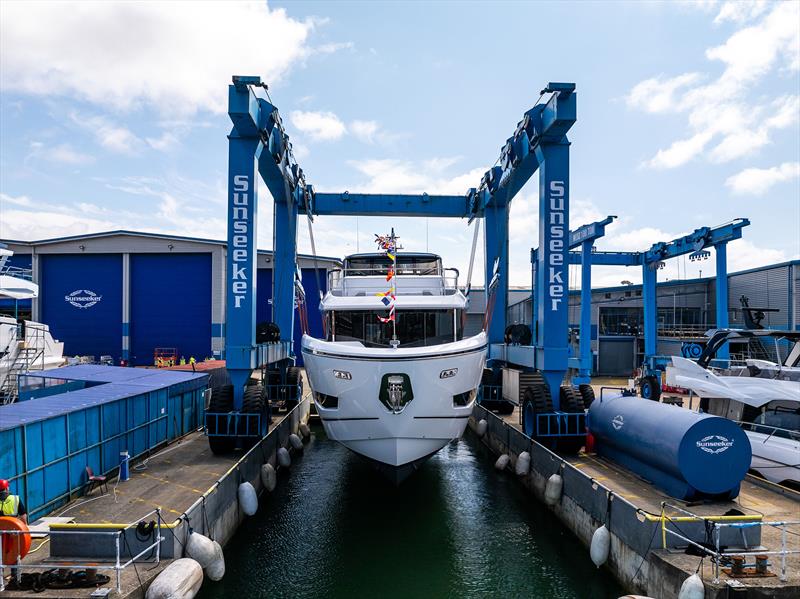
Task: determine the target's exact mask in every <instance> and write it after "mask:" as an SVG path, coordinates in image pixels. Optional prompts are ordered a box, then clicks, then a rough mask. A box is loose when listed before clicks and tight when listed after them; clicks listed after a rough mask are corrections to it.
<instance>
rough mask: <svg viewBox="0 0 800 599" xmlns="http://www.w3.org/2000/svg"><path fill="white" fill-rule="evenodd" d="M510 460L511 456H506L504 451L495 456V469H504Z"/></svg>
mask: <svg viewBox="0 0 800 599" xmlns="http://www.w3.org/2000/svg"><path fill="white" fill-rule="evenodd" d="M510 461H511V458H510V457H508V455H506V454H505V453H504V454H503V455H501V456H500V457H499V458H497V461H496V462H495V463H494V467H495V469H496V470H505V469H506V468H508V463H509V462H510Z"/></svg>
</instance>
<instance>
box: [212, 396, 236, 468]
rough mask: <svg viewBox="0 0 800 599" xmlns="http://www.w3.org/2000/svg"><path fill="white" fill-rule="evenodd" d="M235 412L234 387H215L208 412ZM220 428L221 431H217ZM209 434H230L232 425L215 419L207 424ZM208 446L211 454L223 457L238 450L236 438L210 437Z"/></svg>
mask: <svg viewBox="0 0 800 599" xmlns="http://www.w3.org/2000/svg"><path fill="white" fill-rule="evenodd" d="M232 410H233V385H222V386H221V387H215V388H214V389H212V391H211V400H210V401H209V402H208V411H209V412H211V413H215V412H216V413H221V414H225V413H228V412H231V411H232ZM217 426H219V430H217ZM207 428H208V432H209V433H210V434H212V435H213V434H215V433H218V432H219V433H228V432H231V431H230V430H229V429H230V423H229V422H226V421H223V419H220V418H215V419H213V420H210V421H208V422H207ZM208 446H209V448H210V449H211V453H213V454H215V455H222V454H226V453H230V452H231V451H233V450H234V449H235V448H236V437H209V438H208Z"/></svg>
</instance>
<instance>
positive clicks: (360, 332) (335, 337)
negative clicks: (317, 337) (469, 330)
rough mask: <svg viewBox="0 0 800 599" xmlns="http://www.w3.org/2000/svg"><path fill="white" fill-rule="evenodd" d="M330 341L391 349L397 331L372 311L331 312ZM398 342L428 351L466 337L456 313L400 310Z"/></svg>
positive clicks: (398, 315) (383, 314)
mask: <svg viewBox="0 0 800 599" xmlns="http://www.w3.org/2000/svg"><path fill="white" fill-rule="evenodd" d="M330 314H331V322H330V325H331V326H329V327H328V341H360V342H361V343H363V344H364V345H365V346H366V347H390V344H389V341H391V339H392V332H393V330H394V327H393V326H392V323H391V322H387V323H383V322H381V321H379V320H378V316H379V315H380V316H386V312H385V311H382V312H374V311H369V310H363V311H361V310H358V311H355V310H353V311H351V310H348V311H338V312H332V313H330ZM395 317H396V319H397V339H398V340H399V341H400V347H426V346H429V345H441V344H442V343H452V342H453V341H457V340H460V339H461V338H462V336H463V330H462V328H461V318H460V315H458V314H457V313H456V311H455V310H426V311H417V310H415V311H410V310H398V311H397V312H396V314H395Z"/></svg>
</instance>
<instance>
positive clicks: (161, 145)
mask: <svg viewBox="0 0 800 599" xmlns="http://www.w3.org/2000/svg"><path fill="white" fill-rule="evenodd" d="M145 141H146V142H147V145H149V146H150V147H151V148H153V149H154V150H160V151H162V152H163V151H167V150H171V149H172V148H174V147H175V146H177V145H178V144H179V143H180V141H179V139H178V136H177V135H176V134H175V133H173V132H172V131H164V132H163V133H162V134H161V135H160V136H158V137H147V138H145Z"/></svg>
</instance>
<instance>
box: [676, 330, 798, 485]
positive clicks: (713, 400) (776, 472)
mask: <svg viewBox="0 0 800 599" xmlns="http://www.w3.org/2000/svg"><path fill="white" fill-rule="evenodd" d="M767 337H771V338H773V339H775V340H779V341H790V342H793V346H792V347H791V349H790V350H789V352H788V356H787V358H786V360H785V361H781V360H780V358H779V359H778V362H771V361H766V360H760V359H751V358H746V359H745V360H743V362H742V364H741V365H737V364H736V363H729V364H724V365H723V366H722V367H716V368H715V367H713V366H712V364H713V362H714V355H715V354H716V351H717V350H718V349H719V348H720V347H721V346H722V345H723V344H724V343H726V342H730V341H735V342H739V343H741V342H744V341H748V340H755V339H759V340H761V341H763V340H764V339H765V338H767ZM776 353H778V355H779V354H780V351H779V349H777V346H776ZM798 359H800V333H798V332H787V331H769V330H765V329H764V330H758V331H734V330H731V331H728V330H722V331H714V332H713V333H712V334H711V336H710V339H709V341H708V343H707V345H706V349H705V350H704V352H703V354H702V355H701V356H700V358H699V359H698V361H697V362H693V361H691V360H688V359H686V358H680V357H676V356H673V357H672V365H671V366H668V367H667V373H666V375H667V376H666V378H667V384H669V385H673V386H676V387H683V388H685V389H689V390H690V391H692V393H694V394H695V395H697V396H699V397H700V398H701V404H700V405H701V409H703V410H704V411H706V412H708V413H710V414H714V415H716V416H722V417H725V418H728V419H730V420H735V421H736V422H738V423H739V425H740V426H741V427H742V428H743V429H744V431H745V433H746V434H747V437H748V438H749V439H750V445H751V448H752V450H753V458H752V462H751V465H750V469H751V470H752V471H754V472H755V473H757V474H759V475H760V476H762V477H764V478H766V479H767V480H769V481H772V482H775V483H779V484H783V485H788V486H792V487H794V488H798V489H800V380H798V379H797V378H796V374H797V370H798V368H797V363H798Z"/></svg>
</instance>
